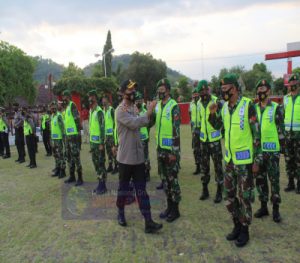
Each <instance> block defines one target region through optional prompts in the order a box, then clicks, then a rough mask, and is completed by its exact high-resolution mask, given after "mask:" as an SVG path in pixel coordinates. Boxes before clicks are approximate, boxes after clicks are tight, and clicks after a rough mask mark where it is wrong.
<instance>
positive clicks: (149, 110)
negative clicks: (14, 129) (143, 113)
mask: <svg viewBox="0 0 300 263" xmlns="http://www.w3.org/2000/svg"><path fill="white" fill-rule="evenodd" d="M156 103H157V101H156V100H153V101H151V102H150V104H149V106H148V110H147V115H148V117H150V116H151V114H152V112H153V110H154V108H155V106H156Z"/></svg>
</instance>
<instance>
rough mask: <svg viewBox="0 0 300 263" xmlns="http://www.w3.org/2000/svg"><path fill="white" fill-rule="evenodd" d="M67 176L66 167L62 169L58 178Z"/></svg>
mask: <svg viewBox="0 0 300 263" xmlns="http://www.w3.org/2000/svg"><path fill="white" fill-rule="evenodd" d="M64 177H66V170H65V169H60V171H59V175H58V179H61V178H64Z"/></svg>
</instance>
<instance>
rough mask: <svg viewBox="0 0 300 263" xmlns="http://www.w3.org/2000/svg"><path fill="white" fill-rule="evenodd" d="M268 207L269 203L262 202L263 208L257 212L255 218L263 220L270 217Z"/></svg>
mask: <svg viewBox="0 0 300 263" xmlns="http://www.w3.org/2000/svg"><path fill="white" fill-rule="evenodd" d="M268 215H269V211H268V205H267V202H261V207H260V208H259V209H258V210H257V211H256V212H255V214H254V217H256V218H262V217H263V216H268Z"/></svg>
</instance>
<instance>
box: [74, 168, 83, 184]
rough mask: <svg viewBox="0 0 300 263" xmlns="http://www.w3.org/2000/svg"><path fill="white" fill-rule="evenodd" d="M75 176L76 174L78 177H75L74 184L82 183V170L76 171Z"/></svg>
mask: <svg viewBox="0 0 300 263" xmlns="http://www.w3.org/2000/svg"><path fill="white" fill-rule="evenodd" d="M77 176H78V178H77V181H76V184H75V186H81V185H83V180H82V171H78V172H77Z"/></svg>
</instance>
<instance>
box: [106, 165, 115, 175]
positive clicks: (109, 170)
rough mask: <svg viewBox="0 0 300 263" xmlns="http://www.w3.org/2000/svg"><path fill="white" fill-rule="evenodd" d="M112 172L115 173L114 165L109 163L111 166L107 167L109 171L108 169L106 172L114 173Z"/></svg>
mask: <svg viewBox="0 0 300 263" xmlns="http://www.w3.org/2000/svg"><path fill="white" fill-rule="evenodd" d="M112 171H113V167H112V163H109V165H108V167H107V169H106V172H107V173H110V172H112Z"/></svg>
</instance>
